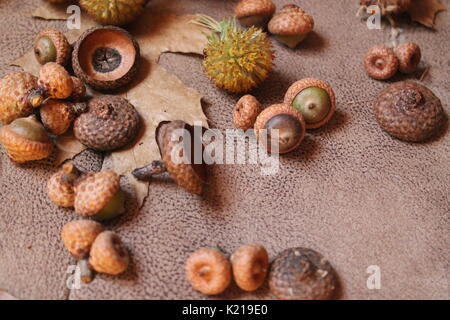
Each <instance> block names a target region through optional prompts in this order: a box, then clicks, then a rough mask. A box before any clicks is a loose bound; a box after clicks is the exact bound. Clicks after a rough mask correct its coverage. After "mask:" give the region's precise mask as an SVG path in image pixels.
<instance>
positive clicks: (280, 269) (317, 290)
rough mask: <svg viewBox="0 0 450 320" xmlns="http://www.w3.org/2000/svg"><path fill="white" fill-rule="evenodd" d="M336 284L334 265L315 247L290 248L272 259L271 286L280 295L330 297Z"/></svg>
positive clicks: (322, 298) (298, 298)
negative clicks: (315, 249) (314, 248)
mask: <svg viewBox="0 0 450 320" xmlns="http://www.w3.org/2000/svg"><path fill="white" fill-rule="evenodd" d="M336 287H337V279H336V275H335V272H334V270H333V268H332V266H331V265H330V263H329V262H328V261H327V260H326V259H325V258H324V257H323V256H322V255H321V254H319V253H318V252H316V251H314V250H312V249H307V248H291V249H287V250H284V251H283V252H281V253H280V254H279V255H278V256H277V257H276V258H275V260H274V261H273V262H272V266H271V269H270V273H269V288H270V291H271V292H272V293H273V294H274V295H275V296H276V297H277V298H278V299H282V300H325V299H330V298H332V296H333V293H334V291H335V289H336Z"/></svg>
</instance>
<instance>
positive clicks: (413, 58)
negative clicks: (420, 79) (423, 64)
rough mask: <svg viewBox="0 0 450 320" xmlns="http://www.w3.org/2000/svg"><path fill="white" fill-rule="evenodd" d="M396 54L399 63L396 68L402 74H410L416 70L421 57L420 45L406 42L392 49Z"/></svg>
mask: <svg viewBox="0 0 450 320" xmlns="http://www.w3.org/2000/svg"><path fill="white" fill-rule="evenodd" d="M394 52H395V54H396V55H397V58H398V61H399V65H398V70H399V71H400V72H401V73H404V74H410V73H413V72H414V71H416V69H417V66H418V65H419V63H420V59H421V58H422V53H421V51H420V47H419V45H418V44H417V43H415V42H406V43H402V44H401V45H399V46H397V47H396V48H395V49H394Z"/></svg>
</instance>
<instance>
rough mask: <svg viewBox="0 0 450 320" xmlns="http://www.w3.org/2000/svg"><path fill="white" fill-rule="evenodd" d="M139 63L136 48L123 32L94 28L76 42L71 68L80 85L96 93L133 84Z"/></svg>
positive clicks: (115, 29)
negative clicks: (93, 89)
mask: <svg viewBox="0 0 450 320" xmlns="http://www.w3.org/2000/svg"><path fill="white" fill-rule="evenodd" d="M139 59H140V49H139V44H138V43H137V41H136V40H135V39H134V38H133V37H132V36H131V35H130V34H129V33H128V32H127V31H126V30H124V29H121V28H118V27H112V26H107V27H94V28H91V29H89V30H87V31H86V32H85V33H83V34H82V35H81V37H80V38H79V39H78V41H77V42H76V44H75V47H74V50H73V54H72V65H73V70H74V72H75V74H76V75H77V77H78V78H80V79H81V80H82V81H83V82H85V83H87V84H88V85H90V86H91V87H93V88H95V89H97V90H99V91H109V90H114V89H117V88H120V87H122V86H124V85H126V84H128V83H129V82H130V81H131V80H133V78H134V76H135V75H136V72H137V69H138V66H139Z"/></svg>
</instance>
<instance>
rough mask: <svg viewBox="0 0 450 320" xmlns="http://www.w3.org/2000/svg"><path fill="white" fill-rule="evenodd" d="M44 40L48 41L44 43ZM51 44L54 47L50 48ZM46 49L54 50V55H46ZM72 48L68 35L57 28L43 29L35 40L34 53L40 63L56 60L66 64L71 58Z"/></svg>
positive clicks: (63, 64)
mask: <svg viewBox="0 0 450 320" xmlns="http://www.w3.org/2000/svg"><path fill="white" fill-rule="evenodd" d="M43 40H44V41H45V42H46V43H43ZM47 41H49V42H47ZM49 46H53V48H49ZM45 50H54V56H53V57H48V56H47V57H46V56H45V53H46V52H45ZM71 50H72V48H71V46H70V44H69V41H67V38H66V36H65V35H64V34H63V33H62V32H60V31H58V30H55V29H46V30H42V31H41V32H39V34H38V35H37V36H36V39H35V41H34V54H35V56H36V59H37V60H38V62H39V63H40V64H45V63H47V62H56V63H58V64H60V65H62V66H65V65H66V64H67V62H68V61H69V59H70V54H71ZM49 59H50V60H49Z"/></svg>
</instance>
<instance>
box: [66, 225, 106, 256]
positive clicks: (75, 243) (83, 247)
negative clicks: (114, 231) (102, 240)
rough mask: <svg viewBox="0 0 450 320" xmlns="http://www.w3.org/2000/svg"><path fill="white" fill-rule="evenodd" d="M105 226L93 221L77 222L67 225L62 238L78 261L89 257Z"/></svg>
mask: <svg viewBox="0 0 450 320" xmlns="http://www.w3.org/2000/svg"><path fill="white" fill-rule="evenodd" d="M102 232H103V226H102V225H101V224H100V223H98V222H96V221H92V220H76V221H71V222H69V223H66V224H65V225H64V226H63V228H62V230H61V238H62V241H63V243H64V246H65V247H66V249H67V250H68V251H69V252H70V254H72V256H74V257H75V258H76V259H83V258H86V257H88V256H89V251H90V250H91V246H92V244H93V243H94V241H95V239H96V238H97V236H98V235H99V234H100V233H102Z"/></svg>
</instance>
